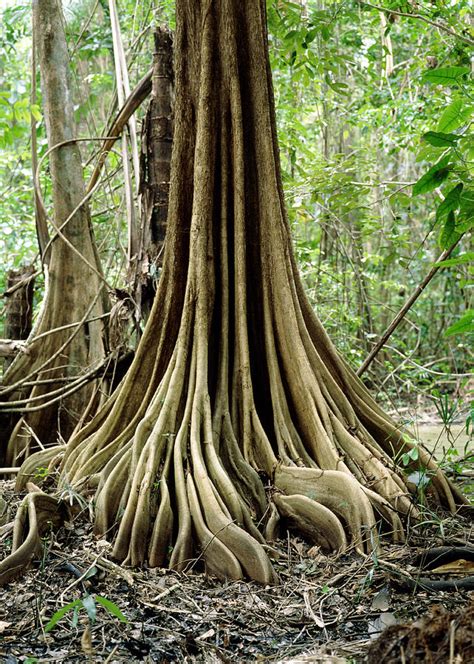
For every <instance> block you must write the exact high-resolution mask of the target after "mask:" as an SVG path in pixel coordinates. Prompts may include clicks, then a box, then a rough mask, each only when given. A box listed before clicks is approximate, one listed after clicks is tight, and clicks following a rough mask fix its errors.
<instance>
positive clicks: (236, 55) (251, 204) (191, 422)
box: [0, 0, 461, 583]
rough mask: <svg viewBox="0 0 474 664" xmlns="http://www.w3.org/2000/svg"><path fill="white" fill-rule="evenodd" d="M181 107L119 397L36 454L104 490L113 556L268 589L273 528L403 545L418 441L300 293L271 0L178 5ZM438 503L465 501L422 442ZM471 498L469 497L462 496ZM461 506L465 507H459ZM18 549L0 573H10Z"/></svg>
mask: <svg viewBox="0 0 474 664" xmlns="http://www.w3.org/2000/svg"><path fill="white" fill-rule="evenodd" d="M175 53H176V56H175V77H176V106H175V133H174V147H173V157H172V166H171V186H170V200H169V212H168V228H167V240H166V248H165V257H164V264H163V274H162V277H161V279H160V282H159V286H158V291H157V295H156V299H155V302H154V306H153V309H152V312H151V315H150V319H149V321H148V324H147V327H146V329H145V332H144V335H143V337H142V340H141V342H140V345H139V348H138V351H137V354H136V356H135V359H134V361H133V363H132V366H131V368H130V370H129V372H128V374H127V376H126V378H125V380H124V382H123V384H122V386H121V388H120V389H119V391H118V392H117V393H116V394H115V397H114V398H113V399H111V400H110V401H109V403H108V404H107V406H106V407H105V408H104V409H103V410H102V411H100V412H99V414H98V415H97V416H96V418H95V419H94V420H93V421H92V422H91V423H90V424H89V425H88V426H86V427H85V428H84V429H83V430H82V431H81V432H80V433H78V434H77V435H75V436H74V437H73V438H72V439H71V440H70V441H69V443H68V446H67V449H66V452H65V453H64V450H62V449H57V450H56V453H55V451H54V449H53V450H49V451H48V453H47V454H46V455H45V453H38V454H36V455H34V457H31V458H30V459H29V460H28V461H27V462H26V463H25V464H24V466H23V468H22V470H21V473H20V474H19V476H18V483H17V486H18V487H19V488H20V487H22V486H23V485H24V482H25V478H26V477H27V476H28V474H29V473H30V472H31V471H32V469H33V468H34V467H35V466H36V465H38V464H39V465H42V466H48V465H49V467H56V468H57V467H58V464H60V470H61V480H60V482H68V483H69V484H72V485H73V486H75V487H76V488H77V489H78V490H79V489H82V490H84V491H87V490H89V491H90V490H95V510H96V511H95V528H96V532H97V533H100V534H101V535H106V536H107V537H110V538H112V537H113V538H114V550H113V553H114V556H115V557H116V558H117V559H119V560H125V561H126V562H127V563H129V564H133V565H137V564H141V563H143V562H144V561H147V562H148V564H149V565H150V566H157V565H161V566H163V565H167V566H169V567H172V568H174V569H178V570H186V569H188V567H189V566H190V565H193V566H194V565H195V564H199V565H202V564H204V566H205V568H206V569H207V571H208V572H209V573H212V574H217V575H219V576H221V577H227V578H241V577H243V576H248V577H250V578H253V579H256V580H258V581H260V582H262V583H268V582H271V581H273V580H275V572H274V570H273V569H272V566H271V563H270V560H269V558H268V556H267V553H266V550H265V548H264V544H265V541H266V540H269V539H271V538H272V537H274V536H276V535H277V533H278V522H281V523H283V525H284V527H285V528H286V527H290V528H295V529H296V530H297V531H298V532H299V533H301V534H304V535H305V536H306V537H308V538H309V539H311V540H312V541H313V542H316V543H318V544H320V545H321V546H322V547H323V549H325V550H330V549H336V550H343V549H344V548H345V547H346V546H348V545H349V544H351V545H353V546H355V547H356V548H357V549H358V550H360V551H368V550H370V549H371V548H372V547H373V546H375V544H376V541H377V532H378V530H379V524H378V521H379V520H381V521H382V522H384V523H385V524H386V529H387V530H388V531H389V532H390V535H391V537H393V538H394V539H395V540H398V541H401V540H402V538H403V524H402V522H403V520H404V519H405V518H406V517H407V516H408V515H410V517H412V518H416V516H417V510H416V506H415V505H414V501H413V500H412V499H411V497H410V492H409V490H408V488H407V483H406V481H405V479H404V475H403V472H402V471H401V470H400V468H398V466H397V459H399V458H400V454H401V453H402V452H405V451H408V450H409V449H411V447H412V446H413V443H412V442H410V441H409V440H405V439H404V437H403V435H402V434H401V432H400V430H399V428H398V426H397V425H396V424H395V423H394V422H393V421H392V420H390V418H388V417H387V416H386V415H385V414H384V413H383V412H382V410H381V409H380V408H379V407H378V406H377V405H376V404H375V403H374V401H373V400H372V399H371V398H370V396H369V394H368V392H367V390H366V389H365V387H364V386H363V384H362V383H361V381H360V380H359V379H358V378H357V377H356V376H355V374H354V373H353V372H352V371H351V370H350V369H349V368H348V366H347V365H346V363H345V362H344V361H343V360H341V358H340V357H339V356H338V354H337V353H336V351H335V349H334V347H333V345H332V344H331V342H330V340H329V339H328V337H327V335H326V333H325V331H324V329H323V328H322V326H321V324H320V322H319V321H318V319H317V318H316V317H315V315H314V313H313V311H312V309H311V307H310V305H309V303H308V300H307V299H306V296H305V294H304V291H303V287H302V284H301V281H300V279H299V276H298V273H297V268H296V264H295V260H294V257H293V252H292V245H291V237H290V232H289V227H288V223H287V220H286V214H285V207H284V201H283V192H282V185H281V178H280V165H279V157H278V147H277V138H276V126H275V113H274V102H273V91H272V82H271V73H270V67H269V61H268V53H267V34H266V17H265V0H241V1H239V2H235V1H234V0H221V1H220V2H209V0H177V3H176V35H175ZM413 469H418V470H419V471H420V472H422V473H426V474H428V476H429V479H430V483H429V487H430V488H429V491H428V493H429V494H430V498H431V499H432V500H433V501H434V502H436V503H442V504H444V505H446V506H447V507H449V508H451V509H452V510H454V509H455V503H456V499H457V498H458V496H454V495H453V491H452V489H451V487H450V485H449V483H448V482H447V480H446V479H445V477H444V476H443V474H442V473H441V472H440V471H439V470H438V469H437V468H436V466H435V465H434V463H433V461H432V459H431V457H430V455H429V454H428V453H427V452H425V451H424V450H423V449H422V448H421V449H420V452H419V457H418V459H417V460H416V461H415V460H414V461H413V463H412V468H411V469H410V470H413ZM459 499H460V498H459ZM460 500H461V499H460ZM8 564H9V563H8V560H7V561H4V563H2V564H1V565H0V578H1V574H2V571H5V569H6V568H8Z"/></svg>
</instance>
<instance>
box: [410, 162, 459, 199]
mask: <svg viewBox="0 0 474 664" xmlns="http://www.w3.org/2000/svg"><path fill="white" fill-rule="evenodd" d="M450 170H451V164H450V163H449V155H446V156H444V157H442V158H441V159H440V160H439V161H438V162H437V163H436V164H435V165H434V166H432V167H431V168H430V169H429V170H428V171H427V172H426V173H425V174H424V175H422V176H421V178H420V179H419V180H418V181H417V182H415V184H414V185H413V190H412V194H413V196H418V194H426V193H428V192H429V191H433V189H435V188H436V187H438V186H439V185H440V184H441V183H442V182H444V180H446V178H447V177H448V175H449V172H450Z"/></svg>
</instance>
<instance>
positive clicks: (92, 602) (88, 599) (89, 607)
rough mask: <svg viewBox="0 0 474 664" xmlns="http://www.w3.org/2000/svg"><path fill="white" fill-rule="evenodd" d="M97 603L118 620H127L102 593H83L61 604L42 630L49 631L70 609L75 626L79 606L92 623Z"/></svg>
mask: <svg viewBox="0 0 474 664" xmlns="http://www.w3.org/2000/svg"><path fill="white" fill-rule="evenodd" d="M97 604H100V605H101V606H103V607H104V609H105V610H106V611H107V612H108V613H110V614H111V615H113V616H114V617H115V618H117V619H118V620H120V622H123V623H127V622H128V621H127V618H126V617H125V616H124V614H123V613H122V612H121V611H120V609H119V607H118V606H117V605H116V604H114V602H112V601H111V600H110V599H107V598H106V597H102V595H84V596H83V597H81V598H80V599H75V600H73V601H72V602H69V604H66V605H65V606H62V607H61V608H60V609H58V610H57V611H56V612H55V613H54V614H53V616H52V617H51V619H50V620H49V622H48V623H47V624H46V626H45V628H44V631H45V632H50V631H51V630H52V629H53V628H54V627H55V626H56V625H57V624H58V622H59V621H60V620H62V619H63V618H64V616H65V615H66V614H68V613H69V612H70V611H72V612H73V617H72V623H73V626H77V622H78V612H79V610H80V609H81V608H82V609H85V611H86V613H87V617H88V619H89V621H90V622H91V623H94V622H95V620H96V617H97Z"/></svg>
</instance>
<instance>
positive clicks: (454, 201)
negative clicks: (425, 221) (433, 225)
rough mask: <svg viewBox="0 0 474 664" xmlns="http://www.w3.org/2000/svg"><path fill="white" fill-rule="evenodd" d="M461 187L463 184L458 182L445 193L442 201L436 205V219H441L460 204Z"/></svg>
mask: <svg viewBox="0 0 474 664" xmlns="http://www.w3.org/2000/svg"><path fill="white" fill-rule="evenodd" d="M463 188H464V184H463V183H462V182H459V183H458V184H457V185H456V186H455V187H454V188H453V189H451V191H450V192H449V193H448V194H446V197H445V199H444V201H443V202H442V203H440V204H439V205H438V209H437V210H436V221H438V222H439V221H442V220H443V219H444V218H445V217H447V216H448V214H449V213H450V212H453V211H454V210H457V208H458V207H459V204H460V197H461V192H462V190H463Z"/></svg>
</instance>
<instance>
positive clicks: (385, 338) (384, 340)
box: [356, 236, 462, 376]
mask: <svg viewBox="0 0 474 664" xmlns="http://www.w3.org/2000/svg"><path fill="white" fill-rule="evenodd" d="M461 238H462V236H461V237H460V238H459V239H458V240H456V242H455V243H454V244H452V245H451V246H450V247H449V249H445V251H443V253H442V254H441V256H440V257H439V258H438V260H437V261H436V264H435V265H434V266H433V267H432V268H431V270H430V271H429V272H428V274H427V275H426V277H425V278H424V279H423V281H422V282H421V283H420V284H419V285H418V286H417V287H416V289H415V290H414V291H413V293H412V294H411V296H410V297H409V298H408V300H407V301H406V302H405V304H404V305H403V307H402V308H401V309H400V311H399V312H398V314H397V315H396V316H395V318H394V319H393V320H392V322H391V323H390V325H389V326H388V327H387V329H386V330H385V332H384V333H383V334H382V336H381V337H380V339H379V340H378V341H377V343H376V344H375V346H374V347H373V349H372V350H371V351H370V353H369V355H368V356H367V358H366V359H365V360H364V361H363V362H362V364H361V365H360V367H359V368H358V370H357V371H356V373H357V375H358V376H362V374H363V373H365V371H366V370H367V368H368V367H369V365H370V364H372V362H373V360H374V359H375V358H376V357H377V355H378V354H379V352H380V351H381V349H382V348H383V347H384V346H385V344H386V343H387V341H388V340H389V338H390V337H391V336H392V334H393V332H395V330H396V329H397V327H398V326H399V325H400V323H401V322H402V320H403V319H404V318H405V316H406V314H407V313H408V311H409V310H410V309H411V307H412V306H413V305H414V304H415V302H416V301H417V299H418V298H419V297H420V295H421V294H422V293H423V291H424V290H425V288H426V286H427V285H428V284H429V283H430V281H431V280H432V279H433V277H434V276H435V274H436V273H437V272H438V270H439V269H440V268H441V265H439V263H440V262H441V261H444V260H446V259H447V258H449V256H450V255H451V254H452V252H453V251H454V249H455V248H456V247H457V245H458V244H459V242H460V241H461Z"/></svg>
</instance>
